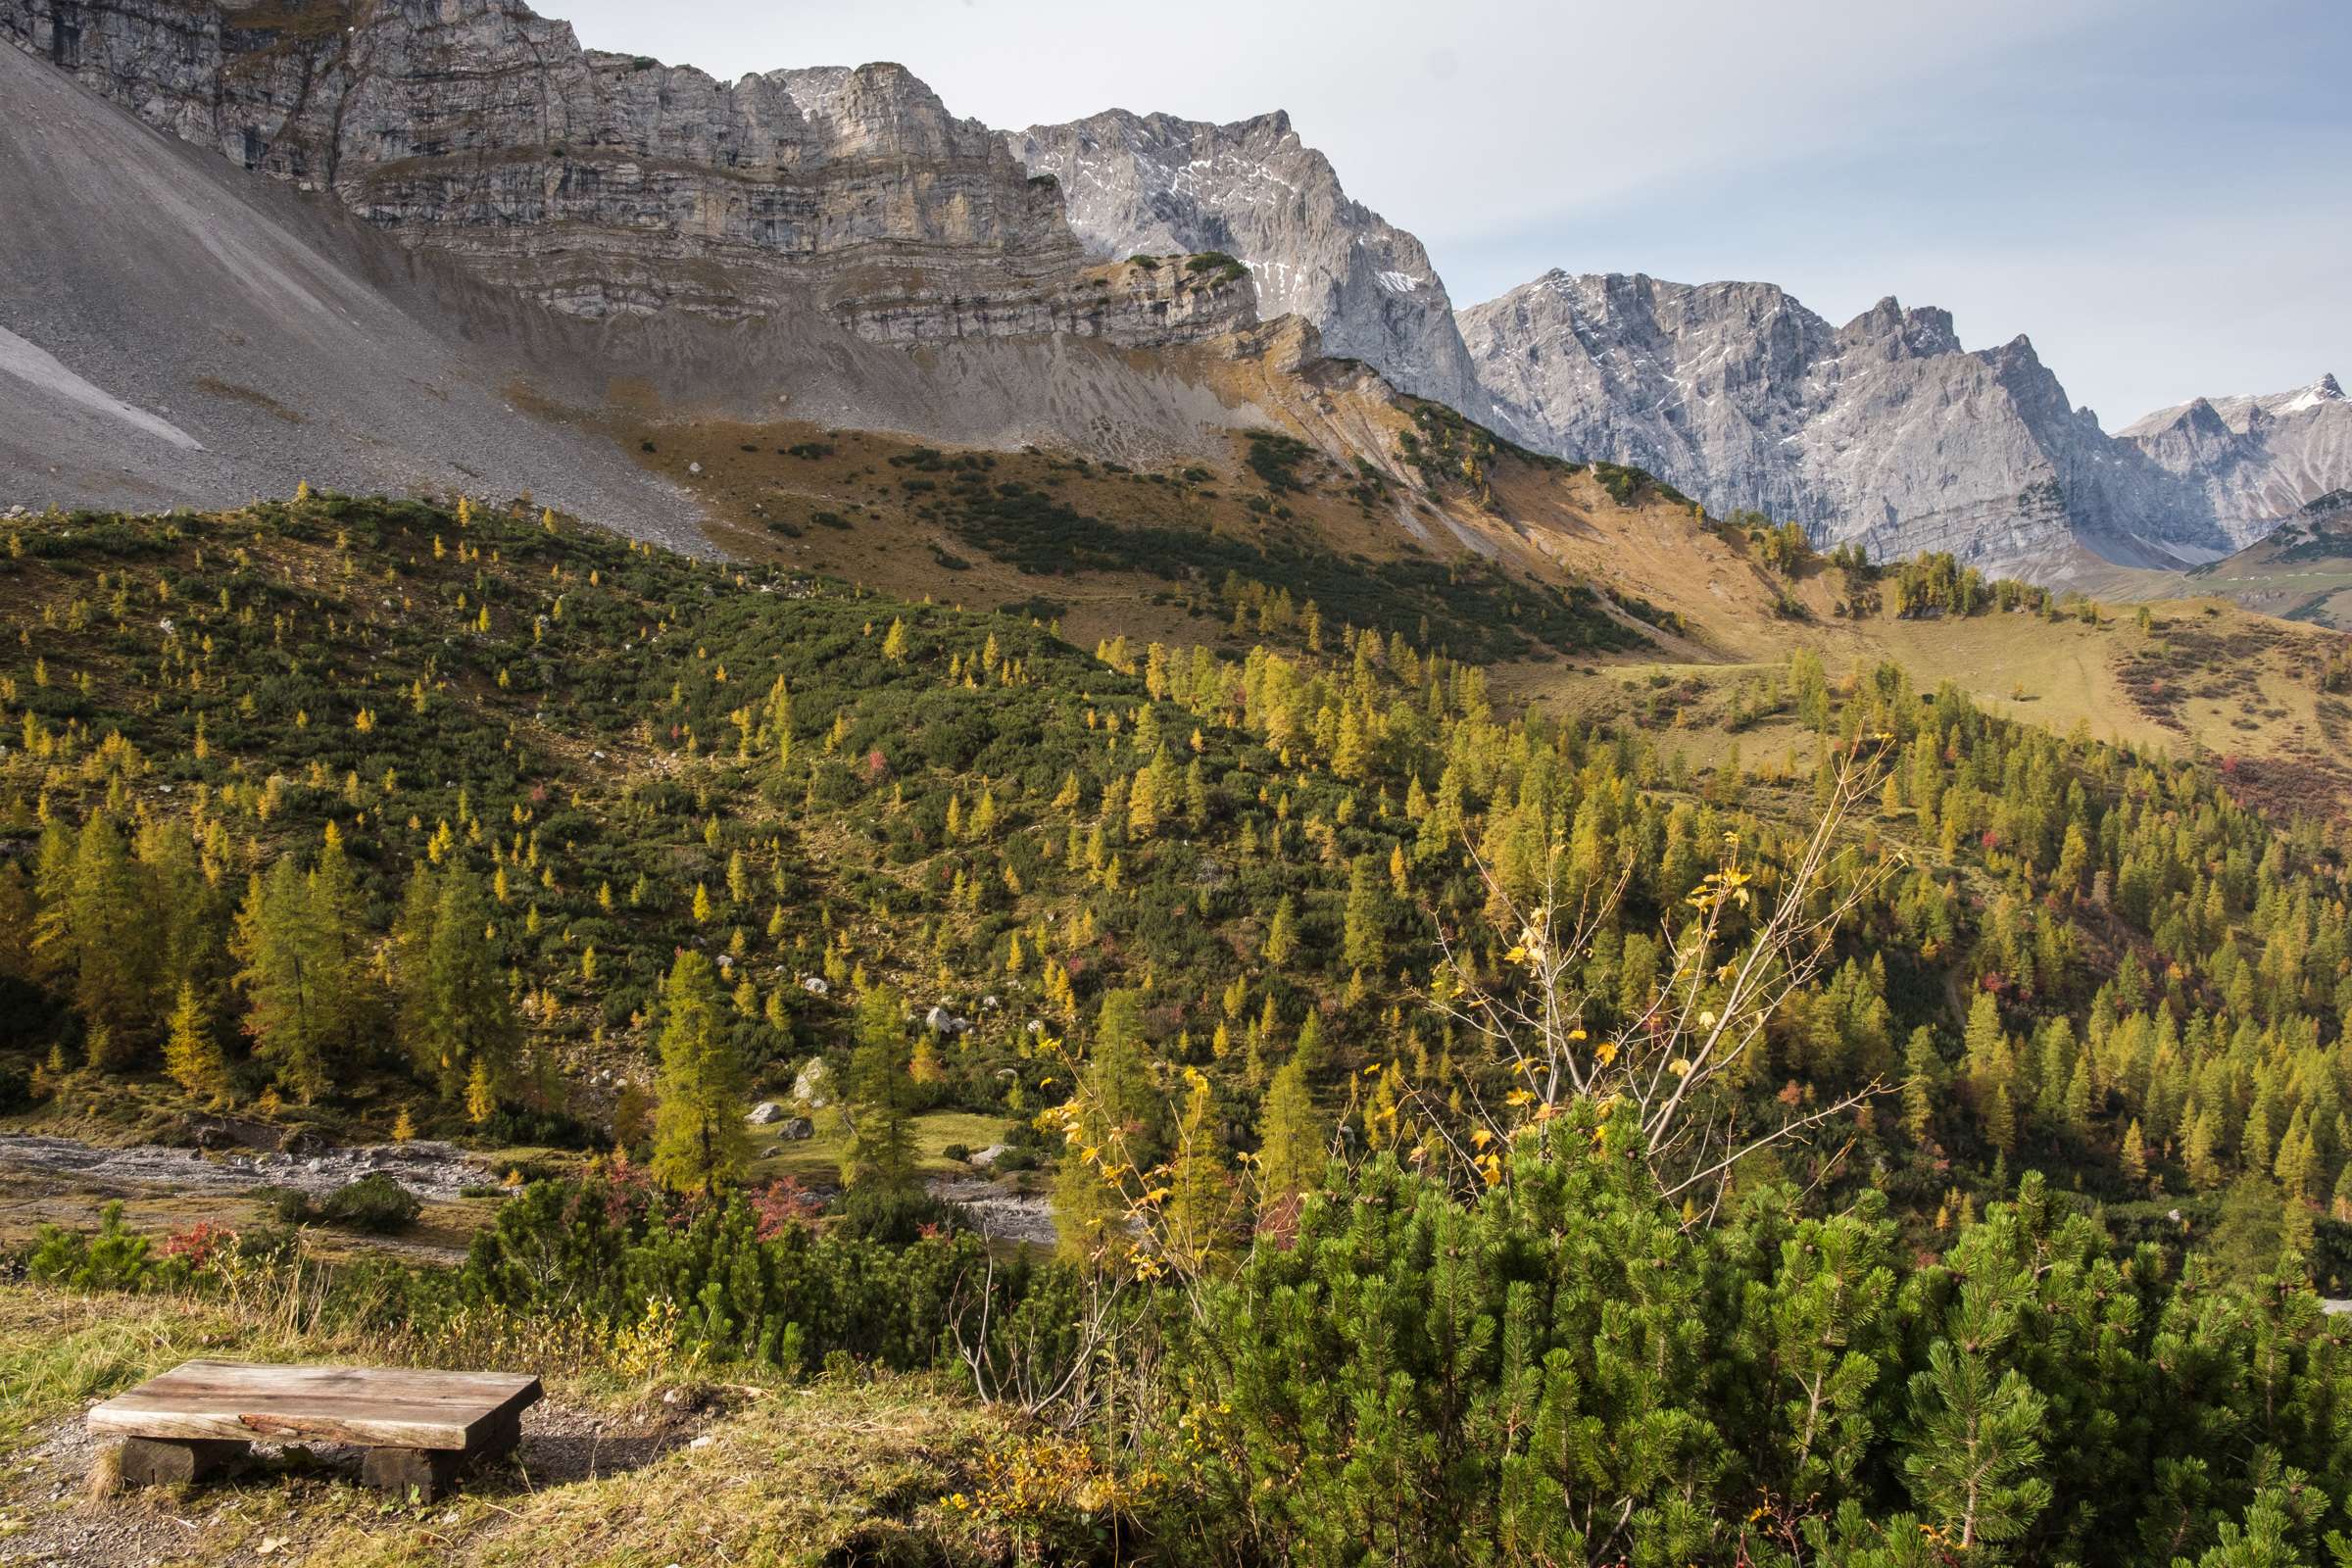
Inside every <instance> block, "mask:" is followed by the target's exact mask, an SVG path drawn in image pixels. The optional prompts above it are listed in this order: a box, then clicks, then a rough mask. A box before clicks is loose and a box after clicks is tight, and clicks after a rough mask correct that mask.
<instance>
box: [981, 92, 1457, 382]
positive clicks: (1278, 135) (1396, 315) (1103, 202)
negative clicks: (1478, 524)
mask: <svg viewBox="0 0 2352 1568" xmlns="http://www.w3.org/2000/svg"><path fill="white" fill-rule="evenodd" d="M1005 144H1006V145H1007V146H1008V147H1010V148H1011V150H1012V153H1013V156H1015V157H1016V158H1018V159H1019V160H1020V161H1021V163H1022V164H1023V165H1024V166H1025V167H1026V168H1027V169H1028V170H1029V171H1030V172H1032V173H1035V174H1040V175H1045V176H1049V177H1051V178H1053V179H1054V180H1055V181H1057V182H1058V183H1059V185H1060V187H1061V192H1062V198H1063V200H1064V202H1065V203H1066V204H1067V207H1068V211H1069V219H1070V225H1071V226H1072V227H1073V228H1074V229H1076V230H1077V233H1078V237H1079V239H1080V240H1082V241H1083V242H1084V243H1085V244H1086V246H1087V248H1088V249H1089V250H1090V251H1092V252H1094V253H1095V254H1096V255H1098V256H1103V257H1123V256H1130V255H1134V254H1136V253H1139V252H1142V253H1146V254H1154V253H1159V252H1167V251H1223V252H1226V253H1227V254H1229V255H1232V256H1235V257H1237V258H1239V259H1240V260H1241V261H1242V263H1243V264H1244V265H1245V266H1247V267H1248V268H1249V269H1250V280H1251V282H1252V283H1253V284H1254V285H1255V288H1256V292H1257V303H1258V310H1259V313H1260V314H1261V315H1263V316H1265V317H1268V318H1272V317H1276V316H1284V315H1296V316H1299V317H1303V318H1304V319H1306V320H1308V321H1310V322H1312V323H1313V324H1314V325H1315V327H1316V328H1317V329H1318V330H1319V331H1320V332H1321V333H1322V337H1323V346H1324V350H1325V352H1327V353H1329V354H1333V355H1336V356H1341V357H1344V358H1348V359H1358V360H1362V361H1363V362H1365V363H1366V364H1367V365H1370V366H1372V367H1373V368H1375V369H1377V370H1379V371H1380V372H1381V373H1382V374H1383V375H1385V376H1387V377H1388V379H1389V380H1390V381H1391V382H1392V383H1394V384H1395V385H1397V386H1398V387H1401V388H1402V389H1403V390H1405V391H1407V392H1411V393H1413V394H1415V395H1417V396H1420V397H1426V398H1434V399H1436V400H1437V401H1439V402H1441V403H1446V404H1449V405H1451V406H1452V407H1454V408H1456V409H1459V410H1461V411H1463V412H1464V413H1466V414H1469V415H1471V416H1472V417H1485V414H1486V400H1485V396H1484V393H1483V391H1482V389H1481V388H1480V386H1479V384H1478V381H1477V378H1476V377H1475V376H1474V375H1473V374H1472V373H1471V367H1470V361H1469V356H1468V355H1467V354H1466V353H1465V352H1464V350H1463V348H1462V336H1461V332H1460V330H1459V329H1458V328H1457V327H1456V326H1455V324H1454V320H1453V305H1452V302H1451V301H1450V300H1449V299H1447V298H1446V284H1445V280H1444V279H1442V278H1440V277H1439V276H1438V271H1437V269H1436V268H1435V267H1433V266H1431V265H1430V260H1429V253H1428V252H1427V251H1425V250H1424V249H1422V246H1421V242H1420V241H1419V240H1418V239H1415V238H1414V237H1413V236H1412V235H1411V234H1408V233H1406V232H1405V231H1404V230H1403V229H1400V228H1397V227H1396V226H1395V225H1394V224H1392V223H1390V222H1389V221H1387V220H1385V219H1383V218H1382V217H1381V216H1380V215H1379V214H1378V213H1375V212H1373V211H1372V210H1371V209H1369V208H1367V207H1365V206H1364V205H1363V204H1362V203H1360V202H1357V201H1353V200H1351V199H1349V197H1348V194H1347V192H1346V191H1344V190H1342V189H1341V187H1340V179H1339V175H1338V173H1337V172H1334V171H1333V169H1332V167H1331V161H1330V160H1329V159H1327V158H1325V157H1324V156H1323V155H1322V154H1321V153H1319V152H1317V151H1315V150H1314V149H1313V148H1311V147H1308V146H1306V145H1305V144H1304V143H1303V142H1302V141H1300V140H1299V133H1298V132H1297V131H1296V130H1294V129H1293V128H1292V127H1291V121H1290V117H1289V116H1288V115H1285V114H1281V113H1275V114H1270V115H1260V116H1258V117H1257V118H1256V119H1254V120H1244V121H1237V122H1235V123H1232V124H1226V125H1218V124H1211V123H1207V122H1204V121H1197V120H1179V119H1176V118H1175V117H1174V116H1171V115H1136V114H1130V113H1129V112H1127V111H1126V110H1123V109H1113V110H1108V111H1105V112H1104V113H1103V114H1099V115H1094V116H1091V117H1090V118H1088V119H1085V120H1080V121H1074V122H1072V123H1068V124H1061V125H1032V126H1030V127H1029V128H1028V129H1027V130H1020V131H1011V132H1007V133H1006V135H1005Z"/></svg>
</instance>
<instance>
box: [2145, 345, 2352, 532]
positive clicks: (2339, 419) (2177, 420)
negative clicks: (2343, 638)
mask: <svg viewBox="0 0 2352 1568" xmlns="http://www.w3.org/2000/svg"><path fill="white" fill-rule="evenodd" d="M2120 434H2121V435H2122V436H2123V438H2124V439H2125V440H2126V441H2129V442H2131V444H2132V445H2133V446H2135V447H2137V448H2138V449H2139V450H2140V451H2141V452H2144V453H2145V454H2147V456H2148V457H2149V459H2150V460H2151V461H2153V462H2154V463H2155V464H2156V465H2157V466H2159V467H2162V468H2163V469H2165V470H2166V471H2167V472H2169V473H2171V474H2173V475H2175V476H2176V477H2178V478H2179V479H2180V480H2181V481H2182V482H2184V483H2185V484H2187V485H2189V486H2191V487H2193V488H2195V489H2196V490H2197V491H2199V492H2200V493H2201V494H2202V495H2203V496H2204V497H2205V499H2206V501H2207V503H2208V504H2209V505H2210V506H2211V507H2212V508H2213V511H2214V515H2215V516H2216V517H2217V518H2218V519H2219V520H2220V522H2221V525H2222V527H2223V528H2224V529H2225V530H2226V531H2227V532H2228V533H2229V536H2230V537H2231V538H2232V539H2234V540H2236V541H2237V542H2238V543H2240V544H2243V543H2246V542H2248V541H2251V540H2255V539H2259V538H2261V537H2263V536H2264V535H2265V534H2268V533H2269V532H2270V531H2271V530H2272V529H2274V528H2276V527H2278V526H2279V525H2280V523H2281V522H2282V521H2283V520H2285V519H2289V518H2293V517H2294V516H2296V515H2297V514H2298V513H2299V512H2300V511H2301V509H2303V508H2304V507H2306V506H2307V505H2308V504H2310V503H2311V502H2313V501H2315V500H2317V499H2318V498H2320V497H2322V496H2325V495H2327V494H2328V493H2330V492H2332V491H2337V490H2341V489H2343V488H2345V487H2346V486H2348V485H2352V400H2347V399H2346V398H2345V397H2344V391H2343V388H2342V387H2341V386H2339V385H2338V384H2337V383H2336V379H2335V377H2334V376H2332V375H2323V376H2321V377H2320V378H2319V379H2318V380H2317V381H2315V382H2313V383H2312V384H2311V385H2309V386H2307V387H2301V388H2298V389H2297V390H2295V391H2292V392H2274V393H2271V394H2269V395H2268V396H2264V397H2236V398H2198V399H2196V400H2195V401H2193V402H2190V403H2186V404H2183V405H2181V406H2180V407H2179V408H2173V409H2163V410H2160V411H2158V412H2157V413H2154V414H2151V415H2149V416H2147V417H2145V418H2142V419H2139V420H2136V421H2134V422H2133V423H2131V424H2129V425H2126V426H2125V427H2124V429H2123V430H2122V431H2121V432H2120Z"/></svg>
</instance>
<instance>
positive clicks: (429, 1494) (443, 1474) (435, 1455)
mask: <svg viewBox="0 0 2352 1568" xmlns="http://www.w3.org/2000/svg"><path fill="white" fill-rule="evenodd" d="M465 1461H466V1455H465V1454H464V1453H463V1452H461V1451H460V1450H458V1449H456V1448H369V1449H368V1453H367V1457H365V1458H364V1459H362V1460H361V1461H360V1480H361V1481H362V1482H363V1483H364V1484H365V1485H368V1486H370V1487H380V1488H382V1489H383V1490H384V1491H386V1492H390V1493H393V1494H396V1495H401V1496H406V1495H409V1494H410V1493H411V1492H414V1493H416V1494H417V1498H418V1500H419V1501H423V1502H431V1501H433V1500H435V1499H436V1498H438V1497H440V1496H442V1495H445V1494H446V1493H447V1492H448V1491H449V1488H450V1483H451V1482H453V1481H455V1480H456V1479H457V1477H458V1467H459V1466H460V1465H462V1464H464V1463H465Z"/></svg>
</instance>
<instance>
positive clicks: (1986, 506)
mask: <svg viewBox="0 0 2352 1568" xmlns="http://www.w3.org/2000/svg"><path fill="white" fill-rule="evenodd" d="M1461 320H1462V329H1463V338H1464V341H1465V342H1466V343H1467V344H1468V345H1469V348H1470V353H1471V356H1472V359H1473V363H1474V364H1475V366H1476V368H1477V372H1478V374H1479V376H1480V378H1481V380H1482V381H1484V383H1485V384H1486V387H1487V389H1488V391H1489V392H1490V393H1491V394H1492V395H1493V396H1494V398H1495V406H1496V412H1497V417H1498V418H1499V420H1500V422H1501V423H1502V424H1503V425H1504V426H1505V427H1506V428H1507V429H1509V430H1511V431H1512V432H1513V433H1514V434H1516V435H1517V436H1518V437H1519V438H1520V439H1521V440H1523V441H1526V442H1527V443H1529V444H1530V445H1533V446H1538V447H1543V448H1545V449H1547V450H1551V451H1555V452H1561V453H1565V454H1569V455H1572V456H1576V457H1590V458H1603V459H1607V460H1609V461H1611V462H1616V463H1627V464H1633V465H1637V466H1642V467H1644V468H1648V469H1650V470H1652V471H1653V472H1656V473H1658V474H1661V475H1663V476H1664V477H1666V478H1667V479H1669V480H1671V481H1672V482H1673V483H1675V484H1676V485H1678V486H1680V487H1681V488H1683V489H1684V490H1687V491H1689V492H1690V493H1691V494H1692V495H1694V496H1696V497H1698V498H1699V499H1701V500H1702V501H1704V502H1705V503H1706V504H1707V506H1708V507H1709V509H1710V510H1716V511H1730V510H1734V509H1739V508H1753V509H1755V510H1758V511H1762V512H1766V513H1769V514H1770V515H1773V516H1775V517H1778V518H1789V519H1794V520H1797V521H1800V522H1803V523H1805V524H1807V525H1808V526H1809V527H1810V528H1812V529H1813V530H1814V532H1815V534H1816V536H1817V537H1819V538H1821V539H1823V540H1826V541H1831V542H1842V541H1845V540H1859V541H1860V542H1861V543H1863V544H1864V545H1865V546H1866V547H1867V548H1868V549H1869V550H1870V551H1871V552H1872V553H1873V554H1874V555H1878V556H1882V557H1887V556H1900V555H1907V554H1910V553H1913V552H1916V551H1921V550H1948V551H1951V552H1953V553H1954V554H1956V555H1959V556H1961V557H1963V558H1964V559H1967V560H1971V561H1978V562H1984V563H1987V564H1995V565H2001V566H2009V567H2016V568H2022V569H2034V568H2036V567H2042V566H2046V565H2047V564H2050V563H2053V562H2056V561H2058V560H2060V559H2062V558H2063V557H2064V556H2065V555H2066V554H2067V553H2068V552H2069V551H2070V549H2071V548H2072V547H2073V546H2074V545H2075V544H2077V543H2082V544H2088V545H2089V546H2091V547H2092V548H2093V549H2095V550H2097V551H2099V552H2100V553H2102V554H2105V555H2107V556H2109V557H2110V558H2112V559H2117V560H2123V561H2130V562H2140V563H2146V564H2180V563H2182V562H2193V561H2200V560H2208V559H2211V558H2212V557H2213V556H2215V555H2217V554H2219V553H2222V552H2225V551H2227V550H2228V549H2229V548H2230V545H2231V542H2232V541H2231V540H2230V539H2229V536H2228V534H2227V533H2226V532H2225V531H2224V530H2222V529H2221V528H2220V527H2219V526H2218V525H2217V524H2216V522H2215V520H2214V518H2213V515H2212V512H2211V509H2210V508H2209V507H2207V506H2205V505H2203V504H2202V502H2201V501H2200V500H2199V498H2198V497H2196V496H2194V495H2191V494H2188V493H2187V492H2186V491H2184V490H2183V488H2182V487H2181V486H2180V485H2179V484H2177V483H2175V482H2174V481H2173V479H2172V477H2171V476H2170V475H2168V474H2167V473H2165V472H2164V471H2163V470H2162V469H2161V468H2160V467H2159V466H2157V465H2156V464H2154V463H2152V462H2150V461H2149V460H2148V459H2147V457H2146V455H2145V454H2143V453H2141V452H2140V451H2138V450H2137V449H2135V448H2133V447H2131V445H2129V444H2128V443H2125V442H2121V441H2117V440H2115V439H2113V438H2112V437H2110V436H2108V435H2107V434H2106V433H2105V432H2104V431H2102V430H2101V429H2100V428H2099V425H2098V421H2097V419H2096V418H2095V417H2093V416H2092V415H2091V414H2090V412H2089V411H2088V410H2083V409H2076V408H2073V407H2072V406H2070V404H2069V402H2068V400H2067V397H2066V392H2065V389H2064V388H2063V387H2061V386H2060V385H2059V384H2058V380H2057V378H2056V377H2055V376H2054V375H2052V374H2051V373H2050V371H2049V369H2048V368H2046V367H2045V366H2043V365H2042V364H2041V362H2040V360H2039V359H2038V358H2037V357H2036V356H2035V354H2034V346H2033V344H2032V343H2030V342H2028V341H2027V340H2026V339H2024V338H2022V337H2021V338H2018V339H2016V340H2015V341H2013V342H2010V343H2006V344H2003V345H2002V346H2000V347H1998V348H1994V349H1987V350H1983V351H1979V352H1973V353H1972V352H1969V351H1967V350H1966V349H1964V348H1963V347H1962V346H1961V343H1960V339H1959V337H1958V335H1957V334H1956V333H1955V332H1954V330H1953V326H1952V319H1951V317H1950V316H1949V315H1948V314H1947V313H1945V312H1942V311H1937V310H1905V309H1903V308H1902V307H1901V306H1900V305H1898V304H1897V303H1896V302H1895V301H1893V300H1891V299H1888V300H1882V301H1881V302H1880V303H1879V304H1878V305H1877V306H1875V307H1873V308H1872V309H1871V310H1870V311H1868V312H1865V313H1864V314H1863V315H1862V316H1860V317H1857V318H1856V319H1854V320H1852V321H1850V322H1848V323H1846V324H1845V325H1844V326H1842V327H1836V326H1832V325H1831V324H1830V323H1829V322H1828V321H1826V320H1824V319H1822V318H1821V317H1819V316H1817V315H1815V314H1814V313H1813V312H1811V311H1809V310H1807V309H1805V307H1804V306H1803V305H1801V304H1799V303H1798V302H1797V301H1796V300H1795V299H1793V298H1791V297H1790V296H1789V294H1788V293H1787V292H1785V291H1784V290H1782V289H1780V288H1777V287H1775V286H1773V285H1771V284H1768V283H1709V284H1704V285H1697V286H1693V285H1688V284H1682V283H1669V282H1663V281H1660V280H1658V279H1655V278H1650V277H1644V276H1641V275H1638V274H1637V275H1631V276H1628V275H1624V274H1618V273H1610V274H1606V275H1574V274H1570V273H1566V272H1557V271H1555V272H1550V273H1546V274H1545V275H1544V276H1543V277H1541V278H1538V279H1537V280H1536V281H1534V282H1532V283H1529V284H1525V285H1523V286H1522V287H1520V288H1517V289H1513V290H1512V291H1511V292H1509V293H1508V294H1505V295H1503V296H1501V297H1500V298H1499V299H1496V300H1494V301H1491V302H1490V303H1488V304H1485V305H1481V306H1477V307H1475V308H1473V309H1471V310H1468V311H1465V312H1463V313H1461Z"/></svg>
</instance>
